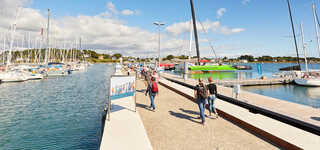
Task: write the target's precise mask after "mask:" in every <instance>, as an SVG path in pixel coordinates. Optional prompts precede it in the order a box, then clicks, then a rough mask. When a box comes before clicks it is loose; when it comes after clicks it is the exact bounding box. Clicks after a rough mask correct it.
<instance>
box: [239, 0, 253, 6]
mask: <svg viewBox="0 0 320 150" xmlns="http://www.w3.org/2000/svg"><path fill="white" fill-rule="evenodd" d="M250 2H251V0H242V1H241V4H242V5H247V4H249V3H250Z"/></svg>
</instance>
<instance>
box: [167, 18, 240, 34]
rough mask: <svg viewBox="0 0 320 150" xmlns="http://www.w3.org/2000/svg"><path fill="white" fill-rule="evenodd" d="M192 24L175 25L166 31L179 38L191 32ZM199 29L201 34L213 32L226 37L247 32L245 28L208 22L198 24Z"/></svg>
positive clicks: (180, 23) (181, 23)
mask: <svg viewBox="0 0 320 150" xmlns="http://www.w3.org/2000/svg"><path fill="white" fill-rule="evenodd" d="M190 25H191V24H190V22H189V21H188V22H179V23H174V24H172V25H170V26H168V27H167V28H166V31H167V32H168V33H169V34H170V35H172V36H178V35H180V34H182V33H185V32H189V31H190ZM197 28H198V31H199V32H200V33H206V32H209V31H212V32H214V33H220V34H224V35H231V34H234V33H240V32H243V31H245V29H244V28H231V29H230V28H228V27H226V26H223V25H221V23H220V22H219V21H210V20H206V21H205V22H203V23H202V24H201V23H199V22H197Z"/></svg>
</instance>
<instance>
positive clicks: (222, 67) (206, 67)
mask: <svg viewBox="0 0 320 150" xmlns="http://www.w3.org/2000/svg"><path fill="white" fill-rule="evenodd" d="M189 68H190V70H191V71H221V72H230V71H231V72H233V71H236V69H235V68H233V67H232V66H231V65H204V66H190V67H189Z"/></svg>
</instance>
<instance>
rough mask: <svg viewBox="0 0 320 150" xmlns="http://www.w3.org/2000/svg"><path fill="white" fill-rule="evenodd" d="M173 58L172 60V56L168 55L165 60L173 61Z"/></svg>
mask: <svg viewBox="0 0 320 150" xmlns="http://www.w3.org/2000/svg"><path fill="white" fill-rule="evenodd" d="M173 58H174V56H173V55H168V56H167V57H166V59H167V60H171V59H173Z"/></svg>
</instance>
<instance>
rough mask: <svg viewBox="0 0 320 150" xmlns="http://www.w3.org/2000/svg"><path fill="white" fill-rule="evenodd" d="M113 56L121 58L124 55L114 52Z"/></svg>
mask: <svg viewBox="0 0 320 150" xmlns="http://www.w3.org/2000/svg"><path fill="white" fill-rule="evenodd" d="M112 57H116V58H117V59H119V58H120V57H122V55H121V54H120V53H116V54H113V55H112Z"/></svg>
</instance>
